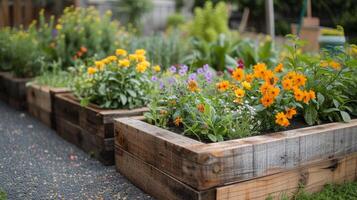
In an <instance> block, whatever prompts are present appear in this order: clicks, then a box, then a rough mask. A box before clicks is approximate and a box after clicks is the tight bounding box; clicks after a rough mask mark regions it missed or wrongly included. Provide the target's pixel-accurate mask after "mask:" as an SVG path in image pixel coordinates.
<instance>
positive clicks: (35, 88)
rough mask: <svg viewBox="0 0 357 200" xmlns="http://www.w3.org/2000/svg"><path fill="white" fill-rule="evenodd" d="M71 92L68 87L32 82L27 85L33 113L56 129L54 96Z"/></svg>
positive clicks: (29, 107)
mask: <svg viewBox="0 0 357 200" xmlns="http://www.w3.org/2000/svg"><path fill="white" fill-rule="evenodd" d="M68 92H70V90H69V89H67V88H52V87H48V86H40V85H36V84H34V83H31V84H30V85H28V86H27V104H28V111H29V113H30V114H31V115H33V116H34V117H36V118H37V119H39V120H41V121H42V122H43V123H45V124H46V125H47V126H49V127H51V128H53V129H55V128H56V124H55V114H54V100H55V98H54V96H55V95H56V94H62V93H68Z"/></svg>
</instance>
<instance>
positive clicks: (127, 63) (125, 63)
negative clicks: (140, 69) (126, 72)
mask: <svg viewBox="0 0 357 200" xmlns="http://www.w3.org/2000/svg"><path fill="white" fill-rule="evenodd" d="M118 64H119V66H121V67H129V66H130V61H129V60H128V59H123V60H119V61H118Z"/></svg>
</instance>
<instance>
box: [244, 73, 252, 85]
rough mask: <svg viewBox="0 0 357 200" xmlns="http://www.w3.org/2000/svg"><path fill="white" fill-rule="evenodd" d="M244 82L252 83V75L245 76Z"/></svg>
mask: <svg viewBox="0 0 357 200" xmlns="http://www.w3.org/2000/svg"><path fill="white" fill-rule="evenodd" d="M245 80H246V81H247V82H248V83H251V82H253V80H254V75H253V74H247V75H246V76H245Z"/></svg>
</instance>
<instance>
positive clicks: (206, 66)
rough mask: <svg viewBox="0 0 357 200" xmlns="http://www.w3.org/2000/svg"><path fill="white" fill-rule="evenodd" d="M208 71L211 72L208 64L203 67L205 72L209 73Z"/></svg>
mask: <svg viewBox="0 0 357 200" xmlns="http://www.w3.org/2000/svg"><path fill="white" fill-rule="evenodd" d="M208 70H209V65H208V64H205V65H203V71H205V72H208Z"/></svg>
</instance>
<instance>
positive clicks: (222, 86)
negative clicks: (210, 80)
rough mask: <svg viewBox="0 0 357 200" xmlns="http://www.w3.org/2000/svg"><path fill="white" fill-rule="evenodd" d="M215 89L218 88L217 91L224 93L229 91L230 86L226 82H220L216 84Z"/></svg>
mask: <svg viewBox="0 0 357 200" xmlns="http://www.w3.org/2000/svg"><path fill="white" fill-rule="evenodd" d="M216 87H217V88H218V90H219V91H221V92H224V91H226V90H228V89H229V87H230V84H229V82H228V81H221V82H219V83H217V84H216Z"/></svg>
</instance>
